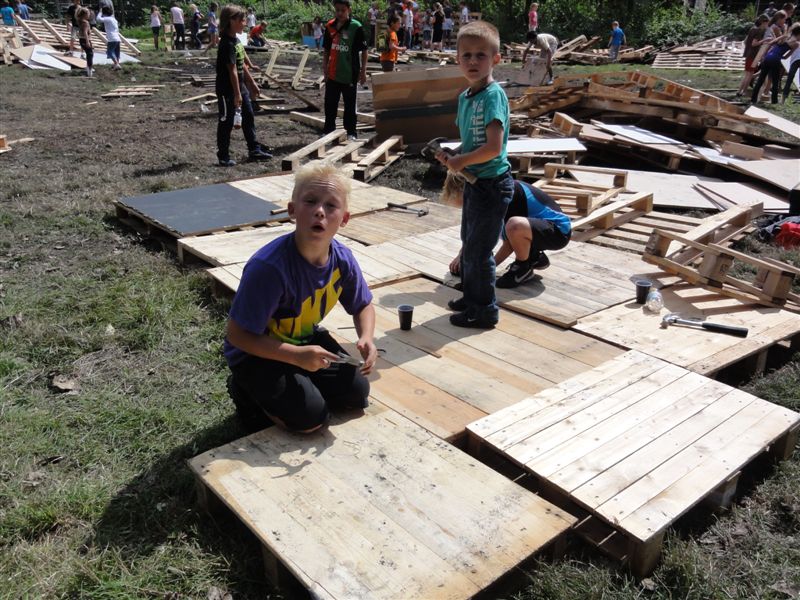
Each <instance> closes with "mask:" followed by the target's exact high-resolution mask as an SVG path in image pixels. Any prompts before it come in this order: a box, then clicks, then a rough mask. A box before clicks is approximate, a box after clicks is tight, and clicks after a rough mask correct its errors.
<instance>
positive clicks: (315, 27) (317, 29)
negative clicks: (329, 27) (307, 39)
mask: <svg viewBox="0 0 800 600" xmlns="http://www.w3.org/2000/svg"><path fill="white" fill-rule="evenodd" d="M311 29H312V31H313V32H314V45H315V46H316V47H317V50H320V49H321V48H322V35H323V31H322V19H320V18H319V17H314V21H313V22H312V23H311Z"/></svg>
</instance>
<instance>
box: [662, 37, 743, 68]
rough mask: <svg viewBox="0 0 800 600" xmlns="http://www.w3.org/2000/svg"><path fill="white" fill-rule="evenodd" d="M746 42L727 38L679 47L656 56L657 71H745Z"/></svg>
mask: <svg viewBox="0 0 800 600" xmlns="http://www.w3.org/2000/svg"><path fill="white" fill-rule="evenodd" d="M743 51H744V42H741V41H732V40H728V39H727V38H725V37H719V38H713V39H710V40H705V41H703V42H699V43H697V44H693V45H690V46H678V47H676V48H672V49H671V50H668V51H666V52H660V53H659V54H657V55H656V58H655V61H654V62H653V67H655V68H656V69H710V70H720V71H741V70H743V69H744V57H743V56H742V54H743Z"/></svg>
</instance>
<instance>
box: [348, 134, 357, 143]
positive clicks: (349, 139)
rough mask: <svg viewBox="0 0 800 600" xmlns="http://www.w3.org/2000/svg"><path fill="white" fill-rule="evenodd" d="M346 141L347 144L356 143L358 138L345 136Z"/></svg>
mask: <svg viewBox="0 0 800 600" xmlns="http://www.w3.org/2000/svg"><path fill="white" fill-rule="evenodd" d="M347 141H348V142H356V141H358V138H357V137H356V136H354V135H348V136H347Z"/></svg>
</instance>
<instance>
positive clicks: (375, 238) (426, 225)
mask: <svg viewBox="0 0 800 600" xmlns="http://www.w3.org/2000/svg"><path fill="white" fill-rule="evenodd" d="M410 206H411V208H413V209H414V210H427V211H428V214H426V215H424V216H422V217H418V216H417V215H415V214H414V213H411V212H408V211H404V210H400V209H389V210H381V211H377V212H373V213H370V214H367V215H360V216H357V217H354V218H352V219H350V222H349V223H347V225H346V226H344V227H342V228H341V229H340V230H339V234H340V235H342V236H344V237H346V238H350V239H352V240H357V241H359V242H361V243H362V244H368V245H372V244H380V243H381V242H387V241H391V240H395V239H397V238H401V237H407V236H409V235H415V234H418V233H424V232H426V231H435V230H437V229H444V228H445V227H452V226H453V225H456V224H458V223H460V222H461V209H459V208H453V207H452V206H445V205H444V204H439V203H438V202H420V203H418V204H412V205H410Z"/></svg>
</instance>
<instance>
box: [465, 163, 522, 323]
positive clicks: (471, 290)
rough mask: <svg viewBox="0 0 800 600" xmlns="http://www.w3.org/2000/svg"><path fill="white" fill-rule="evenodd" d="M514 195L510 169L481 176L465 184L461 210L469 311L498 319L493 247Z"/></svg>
mask: <svg viewBox="0 0 800 600" xmlns="http://www.w3.org/2000/svg"><path fill="white" fill-rule="evenodd" d="M513 195H514V180H513V179H512V177H511V172H510V171H506V172H505V173H504V174H503V175H500V176H498V177H495V178H493V179H478V180H477V181H476V182H475V183H474V184H472V183H467V184H466V185H465V186H464V206H463V208H462V209H461V248H462V250H461V283H462V286H463V289H464V300H465V301H466V303H467V307H468V308H467V310H468V311H470V312H472V313H475V314H476V315H477V316H478V317H480V318H483V319H486V320H490V321H497V318H498V315H499V309H498V308H497V299H496V298H495V295H494V279H495V263H494V252H493V251H494V246H495V244H497V240H499V239H500V232H501V231H502V229H503V218H504V217H505V215H506V209H507V208H508V205H509V203H510V202H511V197H512V196H513Z"/></svg>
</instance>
